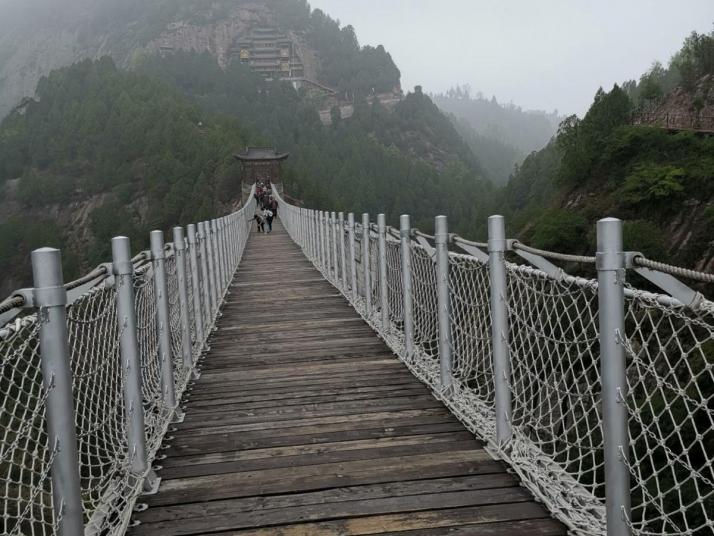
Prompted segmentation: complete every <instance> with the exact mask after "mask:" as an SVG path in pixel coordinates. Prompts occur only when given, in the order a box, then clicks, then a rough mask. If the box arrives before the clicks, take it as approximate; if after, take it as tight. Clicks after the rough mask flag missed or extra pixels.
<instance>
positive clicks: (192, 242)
mask: <svg viewBox="0 0 714 536" xmlns="http://www.w3.org/2000/svg"><path fill="white" fill-rule="evenodd" d="M187 231H188V245H189V251H190V255H189V257H190V261H191V263H190V265H191V285H192V287H193V322H194V324H195V329H196V339H197V340H199V341H201V346H203V343H204V342H205V339H204V336H203V324H204V322H205V320H204V317H203V311H202V309H203V304H202V303H201V287H200V285H201V276H200V275H199V272H198V242H197V240H196V226H195V225H194V224H193V223H192V224H190V225H189V226H188V227H187Z"/></svg>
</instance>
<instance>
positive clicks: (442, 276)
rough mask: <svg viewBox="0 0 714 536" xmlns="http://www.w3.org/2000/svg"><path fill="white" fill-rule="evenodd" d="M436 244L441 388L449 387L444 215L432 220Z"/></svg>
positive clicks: (445, 225) (447, 249)
mask: <svg viewBox="0 0 714 536" xmlns="http://www.w3.org/2000/svg"><path fill="white" fill-rule="evenodd" d="M434 229H435V231H434V243H435V245H436V297H437V308H438V319H439V370H440V378H441V389H442V390H443V389H447V388H449V387H451V379H452V375H451V367H452V363H451V359H452V358H451V324H450V317H449V309H450V307H451V305H450V303H449V228H448V224H447V221H446V216H437V217H436V219H435V221H434Z"/></svg>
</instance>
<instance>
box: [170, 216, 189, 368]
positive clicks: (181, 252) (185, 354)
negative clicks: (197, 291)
mask: <svg viewBox="0 0 714 536" xmlns="http://www.w3.org/2000/svg"><path fill="white" fill-rule="evenodd" d="M174 250H175V252H176V276H177V277H178V291H179V308H180V309H181V356H182V358H183V366H184V367H186V369H187V370H192V369H193V356H192V352H191V324H190V319H189V317H188V315H189V310H190V307H189V304H188V280H187V279H188V278H187V276H186V240H185V239H184V235H183V227H174Z"/></svg>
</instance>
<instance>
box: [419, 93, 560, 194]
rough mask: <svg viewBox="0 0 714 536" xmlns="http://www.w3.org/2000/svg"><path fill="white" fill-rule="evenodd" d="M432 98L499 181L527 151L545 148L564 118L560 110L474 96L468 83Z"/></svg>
mask: <svg viewBox="0 0 714 536" xmlns="http://www.w3.org/2000/svg"><path fill="white" fill-rule="evenodd" d="M432 98H433V100H434V102H435V103H436V105H437V106H438V107H439V108H441V109H442V110H444V111H445V112H447V113H449V114H451V116H452V117H453V120H454V123H455V125H456V126H457V128H458V130H459V132H460V133H461V135H462V136H463V137H464V139H465V140H466V141H467V142H468V143H469V145H470V147H471V148H472V150H473V151H474V153H475V154H476V156H477V157H478V159H479V160H480V161H481V162H482V164H483V166H484V167H485V168H486V170H487V171H488V172H489V174H490V176H491V177H492V178H493V180H494V181H495V182H496V183H498V184H505V183H506V182H507V181H508V178H509V176H510V174H511V173H512V172H513V167H514V165H516V164H520V163H521V162H522V161H523V159H524V158H525V156H526V155H527V154H529V153H531V152H532V151H537V150H540V149H542V148H543V147H545V145H546V144H547V143H548V142H549V141H550V139H551V138H552V137H553V135H554V134H555V132H556V130H557V128H558V124H559V122H560V120H561V119H562V118H561V117H559V116H558V113H557V112H553V113H546V112H540V111H529V110H523V109H521V108H520V107H518V106H515V105H513V104H508V105H506V104H502V103H499V102H498V101H497V100H496V97H492V98H491V99H487V98H485V97H484V96H483V95H482V94H480V93H478V94H477V95H476V96H472V95H471V89H470V88H469V87H468V86H456V87H454V88H452V89H449V90H448V91H447V92H446V93H442V94H437V95H432Z"/></svg>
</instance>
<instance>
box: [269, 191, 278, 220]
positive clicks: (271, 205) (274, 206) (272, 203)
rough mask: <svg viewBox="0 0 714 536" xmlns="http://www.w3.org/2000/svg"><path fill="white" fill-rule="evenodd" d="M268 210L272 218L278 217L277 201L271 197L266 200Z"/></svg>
mask: <svg viewBox="0 0 714 536" xmlns="http://www.w3.org/2000/svg"><path fill="white" fill-rule="evenodd" d="M268 208H269V209H270V210H271V211H272V212H273V217H276V216H277V215H278V200H277V199H275V198H274V197H273V196H272V195H271V196H270V199H269V200H268Z"/></svg>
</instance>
